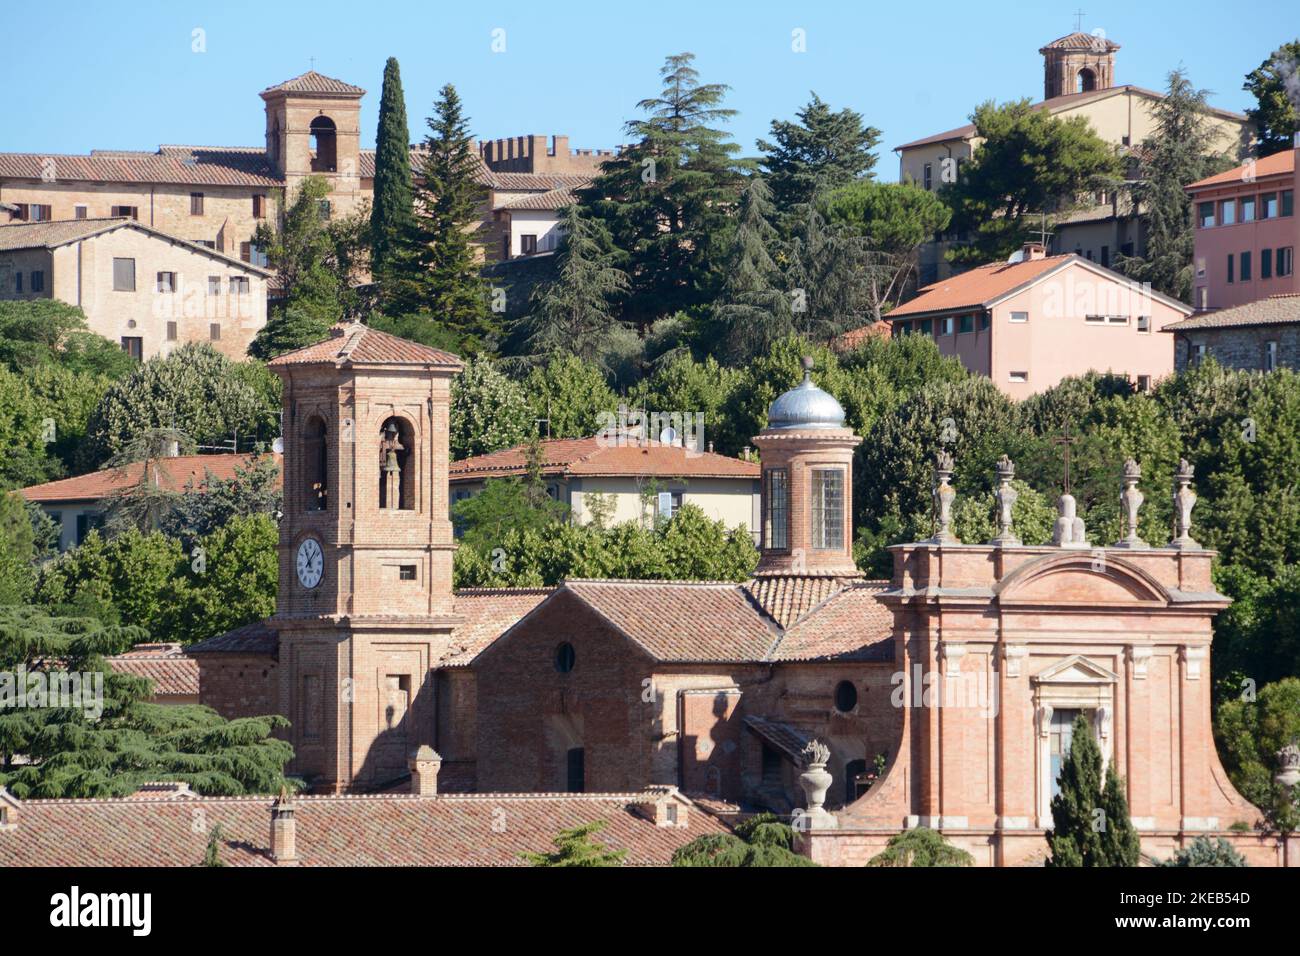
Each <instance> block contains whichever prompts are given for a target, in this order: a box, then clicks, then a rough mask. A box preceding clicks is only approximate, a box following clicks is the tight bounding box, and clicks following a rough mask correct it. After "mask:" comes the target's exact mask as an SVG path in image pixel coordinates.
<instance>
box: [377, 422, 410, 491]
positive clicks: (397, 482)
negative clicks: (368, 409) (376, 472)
mask: <svg viewBox="0 0 1300 956" xmlns="http://www.w3.org/2000/svg"><path fill="white" fill-rule="evenodd" d="M405 450H406V446H405V445H403V444H402V442H401V439H400V438H399V437H398V433H397V423H396V422H389V423H388V425H387V426H386V427H385V428H384V437H383V438H382V439H381V440H380V442H379V464H380V469H381V470H382V472H383V478H382V480H383V482H384V507H386V508H392V509H394V510H396V509H398V508H401V507H402V500H401V497H402V466H401V464H400V463H399V461H398V459H397V453H398V452H399V451H405Z"/></svg>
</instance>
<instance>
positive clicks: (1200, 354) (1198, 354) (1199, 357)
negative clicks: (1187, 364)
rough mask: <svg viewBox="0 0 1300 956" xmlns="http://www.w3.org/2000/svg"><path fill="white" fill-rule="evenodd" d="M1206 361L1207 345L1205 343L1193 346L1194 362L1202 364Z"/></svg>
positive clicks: (1194, 363)
mask: <svg viewBox="0 0 1300 956" xmlns="http://www.w3.org/2000/svg"><path fill="white" fill-rule="evenodd" d="M1204 361H1205V346H1204V345H1194V346H1192V364H1193V365H1200V364H1201V363H1202V362H1204Z"/></svg>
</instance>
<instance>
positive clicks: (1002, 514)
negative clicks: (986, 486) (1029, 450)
mask: <svg viewBox="0 0 1300 956" xmlns="http://www.w3.org/2000/svg"><path fill="white" fill-rule="evenodd" d="M996 474H997V477H998V490H997V491H996V492H995V493H994V495H993V497H994V498H995V499H997V503H998V533H997V536H996V537H995V538H994V539H993V540H992V541H990V542H989V544H992V545H995V546H997V547H999V548H1008V547H1016V546H1018V545H1019V544H1020V538H1018V537H1017V536H1016V532H1015V530H1014V529H1013V528H1012V526H1011V521H1012V514H1013V509H1014V508H1015V506H1016V499H1017V498H1019V497H1020V493H1019V492H1018V491H1016V489H1015V488H1013V487H1012V486H1011V479H1013V478H1014V477H1016V466H1015V463H1014V462H1012V461H1011V459H1010V458H1008V457H1007V456H1006V455H1003V456H1002V457H1001V458H999V459H998V465H997V470H996Z"/></svg>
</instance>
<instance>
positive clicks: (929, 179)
mask: <svg viewBox="0 0 1300 956" xmlns="http://www.w3.org/2000/svg"><path fill="white" fill-rule="evenodd" d="M921 180H922V182H923V183H924V185H925V188H926V189H930V188H931V186H932V185H933V183H934V170H933V169H932V167H931V166H930V164H929V163H926V164H925V168H924V170H922V172H921Z"/></svg>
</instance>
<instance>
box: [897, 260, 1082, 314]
mask: <svg viewBox="0 0 1300 956" xmlns="http://www.w3.org/2000/svg"><path fill="white" fill-rule="evenodd" d="M1076 258H1079V257H1078V256H1075V255H1074V254H1073V253H1070V254H1068V255H1063V256H1044V257H1043V258H1041V259H1026V260H1025V261H1023V262H994V263H991V264H990V265H986V266H980V267H978V268H976V269H971V270H970V271H969V272H962V273H959V274H958V275H955V276H950V277H949V278H947V279H942V280H940V281H939V282H936V283H934V284H933V285H928V286H926V287H925V288H923V289H921V291H920V293H919V294H918V295H917V297H916V298H915V299H912V300H911V301H910V302H905V303H903V304H902V305H900V306H898V307H897V308H896V309H892V310H890V312H889V313H888V315H889V318H890V319H891V320H892V319H901V318H906V317H907V316H912V315H924V314H926V313H931V312H947V311H951V310H953V309H974V308H979V307H981V306H984V305H986V304H987V303H990V302H992V301H993V300H994V299H997V298H999V297H1000V296H1003V295H1005V294H1006V293H1008V292H1011V291H1012V290H1014V289H1017V288H1019V287H1020V286H1022V285H1025V284H1026V283H1028V282H1032V281H1034V280H1035V279H1037V278H1039V277H1040V276H1043V275H1044V274H1046V273H1048V272H1051V271H1052V270H1053V269H1059V268H1061V267H1062V266H1064V265H1065V264H1067V263H1068V262H1069V261H1070V260H1071V259H1076Z"/></svg>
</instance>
